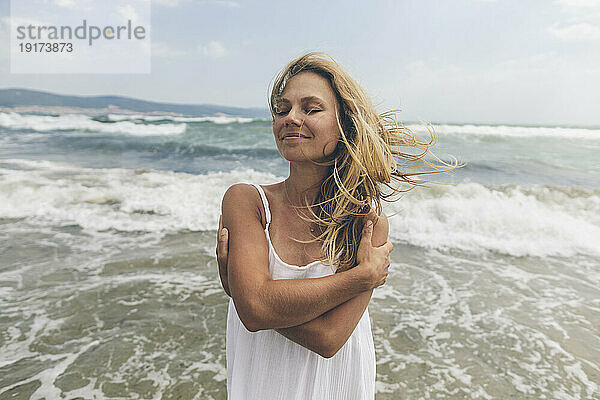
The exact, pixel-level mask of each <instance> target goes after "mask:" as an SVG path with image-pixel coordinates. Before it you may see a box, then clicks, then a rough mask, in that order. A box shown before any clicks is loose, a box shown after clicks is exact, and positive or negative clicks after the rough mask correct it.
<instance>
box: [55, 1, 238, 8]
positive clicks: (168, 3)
mask: <svg viewBox="0 0 600 400" xmlns="http://www.w3.org/2000/svg"><path fill="white" fill-rule="evenodd" d="M57 1H60V0H57ZM66 1H68V0H66ZM189 2H192V0H152V3H153V4H157V5H159V6H164V7H178V6H179V5H180V4H183V3H189ZM194 3H196V4H199V5H213V6H219V7H226V8H240V3H239V2H237V1H230V0H200V1H194Z"/></svg>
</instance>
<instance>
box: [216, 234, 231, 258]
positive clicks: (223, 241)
mask: <svg viewBox="0 0 600 400" xmlns="http://www.w3.org/2000/svg"><path fill="white" fill-rule="evenodd" d="M228 244H229V231H228V230H227V228H222V229H221V230H220V231H219V239H218V241H217V257H218V258H220V259H225V260H227V254H228V251H227V247H228Z"/></svg>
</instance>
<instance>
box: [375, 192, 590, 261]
mask: <svg viewBox="0 0 600 400" xmlns="http://www.w3.org/2000/svg"><path fill="white" fill-rule="evenodd" d="M384 204H386V203H384ZM386 213H387V215H388V216H390V215H393V214H395V215H394V216H393V217H391V218H390V236H391V237H392V238H393V239H394V240H395V241H398V242H404V243H408V244H411V245H415V246H420V247H426V248H433V249H454V250H462V251H468V252H486V251H493V252H498V253H502V254H507V255H511V256H526V255H529V256H540V257H543V256H572V255H574V254H578V253H581V254H591V255H600V248H599V247H598V242H599V241H600V190H598V189H596V190H587V189H583V188H580V187H552V186H531V187H524V186H518V185H499V186H484V185H481V184H478V183H469V182H465V183H460V184H457V185H444V186H436V187H433V188H429V189H427V188H425V189H416V190H413V191H412V192H409V193H408V194H406V195H404V196H403V197H402V198H401V199H400V200H399V201H397V202H393V203H389V204H388V205H387V208H386Z"/></svg>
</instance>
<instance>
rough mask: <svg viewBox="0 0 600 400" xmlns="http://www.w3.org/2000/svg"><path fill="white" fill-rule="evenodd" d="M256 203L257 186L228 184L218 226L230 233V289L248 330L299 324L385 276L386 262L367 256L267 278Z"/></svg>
mask: <svg viewBox="0 0 600 400" xmlns="http://www.w3.org/2000/svg"><path fill="white" fill-rule="evenodd" d="M261 208H262V207H261V205H260V202H258V201H257V197H256V189H255V188H254V187H252V186H250V185H245V184H237V185H233V186H231V187H230V188H229V189H228V190H227V192H226V193H225V196H224V197H223V204H222V215H223V226H224V227H226V228H227V230H228V234H229V250H228V259H227V275H228V276H227V278H228V282H229V289H230V291H231V297H232V298H233V301H234V304H235V308H236V311H237V313H238V315H239V317H240V319H241V321H242V323H243V324H244V326H246V328H247V329H248V330H249V331H258V330H262V329H277V328H286V327H290V326H297V325H301V324H303V323H305V322H308V321H311V320H313V319H315V318H317V317H318V316H320V315H322V314H324V313H325V312H327V311H329V310H331V309H332V308H334V307H337V306H338V305H340V304H342V303H344V302H346V301H347V300H349V299H351V298H353V297H354V296H356V295H358V294H360V293H363V292H366V291H369V290H371V289H373V288H375V287H377V286H379V285H381V284H382V283H383V281H384V280H385V276H387V267H386V266H384V265H382V264H381V263H375V262H373V261H372V260H371V259H369V258H367V259H365V261H364V262H363V263H360V264H359V265H357V266H356V267H355V268H352V269H350V270H348V271H344V272H341V273H338V274H333V275H329V276H326V277H323V278H311V279H277V280H274V279H272V277H271V275H270V274H269V268H268V265H269V255H268V247H267V246H268V243H267V239H266V236H265V234H264V228H263V226H262V223H261V219H260V210H261ZM390 247H391V243H386V244H385V245H384V246H381V249H378V250H379V251H380V252H384V251H387V252H388V254H389V251H391V248H390ZM384 248H385V249H384ZM388 249H389V251H388Z"/></svg>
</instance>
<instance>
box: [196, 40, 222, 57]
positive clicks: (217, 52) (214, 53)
mask: <svg viewBox="0 0 600 400" xmlns="http://www.w3.org/2000/svg"><path fill="white" fill-rule="evenodd" d="M198 50H199V51H200V52H201V53H202V55H203V56H205V57H208V58H221V57H225V56H226V55H227V50H226V49H225V46H223V44H222V43H221V42H219V41H217V40H212V41H210V42H209V43H208V44H206V45H198Z"/></svg>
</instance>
